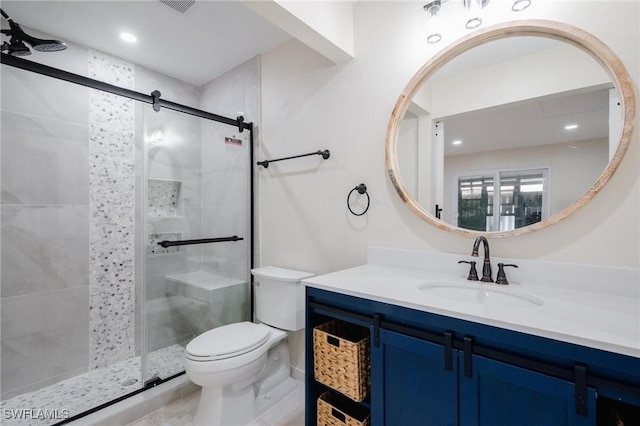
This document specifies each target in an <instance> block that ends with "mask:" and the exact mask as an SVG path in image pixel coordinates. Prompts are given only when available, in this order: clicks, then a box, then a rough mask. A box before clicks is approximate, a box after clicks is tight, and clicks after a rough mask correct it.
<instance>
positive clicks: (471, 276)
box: [458, 260, 478, 281]
mask: <svg viewBox="0 0 640 426" xmlns="http://www.w3.org/2000/svg"><path fill="white" fill-rule="evenodd" d="M458 263H468V264H469V265H471V268H470V269H469V276H468V277H467V279H468V280H469V281H478V272H476V261H475V260H472V261H468V260H460V261H458Z"/></svg>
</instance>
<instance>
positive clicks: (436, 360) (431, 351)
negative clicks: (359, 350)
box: [371, 329, 458, 426]
mask: <svg viewBox="0 0 640 426" xmlns="http://www.w3.org/2000/svg"><path fill="white" fill-rule="evenodd" d="M451 355H452V358H451V360H450V368H447V366H445V356H444V352H443V346H441V345H438V344H434V343H431V342H427V341H424V340H421V339H417V338H415V337H411V336H407V335H404V334H400V333H396V332H393V331H389V330H385V329H380V331H379V344H378V346H375V345H374V346H373V347H372V349H371V376H372V377H371V379H372V384H371V386H372V401H371V406H372V420H374V421H373V424H385V425H412V424H423V425H441V426H456V425H457V424H458V402H457V393H458V367H457V351H452V354H451ZM379 419H382V422H379V421H378V420H379Z"/></svg>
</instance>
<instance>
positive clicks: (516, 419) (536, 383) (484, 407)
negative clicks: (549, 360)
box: [459, 355, 596, 426]
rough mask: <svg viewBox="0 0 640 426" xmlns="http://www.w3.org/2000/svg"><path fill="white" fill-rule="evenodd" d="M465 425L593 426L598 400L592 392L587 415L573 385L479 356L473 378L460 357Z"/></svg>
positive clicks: (461, 410) (588, 397)
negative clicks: (578, 404) (578, 403)
mask: <svg viewBox="0 0 640 426" xmlns="http://www.w3.org/2000/svg"><path fill="white" fill-rule="evenodd" d="M459 363H460V365H459V371H460V379H459V380H460V425H461V426H593V425H595V424H596V415H595V414H596V413H595V411H596V395H595V391H594V390H593V389H587V407H588V412H587V415H586V416H582V415H579V414H578V413H577V412H576V406H575V386H574V384H573V383H572V382H568V381H565V380H561V379H557V378H554V377H550V376H547V375H544V374H539V373H536V372H533V371H529V370H525V369H522V368H519V367H514V366H512V365H509V364H505V363H502V362H498V361H494V360H491V359H487V358H483V357H481V356H477V355H474V356H473V366H472V375H471V377H467V376H466V375H465V374H464V366H463V357H462V355H461V356H460V357H459Z"/></svg>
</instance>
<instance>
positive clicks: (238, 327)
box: [185, 321, 271, 361]
mask: <svg viewBox="0 0 640 426" xmlns="http://www.w3.org/2000/svg"><path fill="white" fill-rule="evenodd" d="M270 337H271V333H270V331H269V328H268V327H264V326H260V325H258V324H254V323H252V322H248V321H245V322H238V323H234V324H228V325H225V326H222V327H218V328H214V329H213V330H209V331H207V332H205V333H203V334H201V335H199V336H198V337H196V338H195V339H193V340H192V341H191V342H189V344H188V345H187V347H186V348H185V356H186V357H187V358H189V359H191V360H193V361H218V360H223V359H228V358H233V357H237V356H240V355H243V354H246V353H248V352H251V351H253V350H255V349H257V348H259V347H260V346H262V345H264V344H265V343H267V341H268V340H269V338H270Z"/></svg>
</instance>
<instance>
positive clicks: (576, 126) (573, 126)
mask: <svg viewBox="0 0 640 426" xmlns="http://www.w3.org/2000/svg"><path fill="white" fill-rule="evenodd" d="M577 128H578V125H577V124H567V125H566V126H564V129H565V130H573V129H577Z"/></svg>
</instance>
